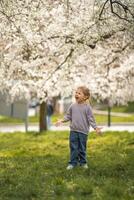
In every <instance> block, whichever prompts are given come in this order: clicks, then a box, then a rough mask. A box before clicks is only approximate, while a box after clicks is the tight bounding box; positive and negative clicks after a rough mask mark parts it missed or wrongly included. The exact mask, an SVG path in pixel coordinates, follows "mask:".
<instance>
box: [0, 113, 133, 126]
mask: <svg viewBox="0 0 134 200" xmlns="http://www.w3.org/2000/svg"><path fill="white" fill-rule="evenodd" d="M62 117H63V115H59V114H54V115H53V116H52V122H53V123H55V122H56V121H57V120H58V119H60V118H62ZM95 119H96V122H97V124H107V115H99V114H95ZM111 122H112V123H128V122H133V123H134V115H131V116H128V117H118V116H111ZM0 123H1V124H2V123H11V124H12V123H24V122H23V121H22V120H20V119H15V118H9V117H3V116H0ZM29 123H39V116H32V117H29Z"/></svg>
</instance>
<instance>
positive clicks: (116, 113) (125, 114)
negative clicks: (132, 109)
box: [93, 109, 134, 117]
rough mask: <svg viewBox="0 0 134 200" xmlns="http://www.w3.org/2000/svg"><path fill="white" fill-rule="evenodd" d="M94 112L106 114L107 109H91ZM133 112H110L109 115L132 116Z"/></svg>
mask: <svg viewBox="0 0 134 200" xmlns="http://www.w3.org/2000/svg"><path fill="white" fill-rule="evenodd" d="M93 113H94V114H100V115H107V114H108V111H102V110H96V109H94V110H93ZM133 115H134V113H132V114H131V113H120V112H111V116H117V117H130V116H133Z"/></svg>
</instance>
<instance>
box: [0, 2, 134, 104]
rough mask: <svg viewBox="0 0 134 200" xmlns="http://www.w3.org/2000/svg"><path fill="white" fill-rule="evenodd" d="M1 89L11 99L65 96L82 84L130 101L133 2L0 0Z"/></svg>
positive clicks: (133, 61) (115, 99)
mask: <svg viewBox="0 0 134 200" xmlns="http://www.w3.org/2000/svg"><path fill="white" fill-rule="evenodd" d="M0 29H1V33H0V50H1V53H0V63H1V67H0V88H1V89H0V90H1V91H2V92H5V93H7V94H8V95H9V98H10V99H11V100H14V99H16V98H26V99H30V98H31V97H34V96H36V97H37V98H38V99H40V100H41V101H44V100H45V99H46V97H47V95H48V94H51V95H53V96H55V95H58V94H61V95H64V96H69V95H70V94H71V93H72V91H73V89H74V88H75V87H76V86H77V85H80V84H82V85H87V86H88V87H89V88H90V89H91V92H92V95H93V96H94V97H95V98H98V99H100V100H107V101H109V102H110V104H114V103H122V104H125V103H127V102H128V101H133V100H134V95H133V87H134V2H133V0H126V1H125V0H116V1H113V0H103V1H99V0H92V1H89V0H66V1H65V0H62V1H61V0H46V1H42V0H34V1H33V0H21V1H20V0H10V1H9V0H1V1H0Z"/></svg>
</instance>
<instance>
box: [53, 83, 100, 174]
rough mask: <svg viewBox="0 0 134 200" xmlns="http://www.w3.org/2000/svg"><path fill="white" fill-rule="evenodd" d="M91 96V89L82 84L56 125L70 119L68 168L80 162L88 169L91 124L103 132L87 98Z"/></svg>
mask: <svg viewBox="0 0 134 200" xmlns="http://www.w3.org/2000/svg"><path fill="white" fill-rule="evenodd" d="M89 98H90V92H89V89H88V88H86V87H84V86H81V87H78V88H77V90H76V92H75V100H76V102H75V103H73V104H72V105H71V106H70V107H69V109H68V111H67V113H66V115H65V117H64V119H63V120H60V121H58V122H57V123H56V125H61V124H62V123H64V122H67V121H70V138H69V145H70V161H69V165H68V166H67V170H70V169H73V168H74V167H75V166H77V165H78V164H79V165H80V166H82V167H83V168H85V169H87V168H88V165H87V160H86V146H87V138H88V132H89V128H90V126H92V128H94V130H95V131H96V133H98V134H100V133H101V128H98V127H97V125H96V122H95V120H94V117H93V113H92V110H91V107H90V105H89V104H88V103H87V100H89Z"/></svg>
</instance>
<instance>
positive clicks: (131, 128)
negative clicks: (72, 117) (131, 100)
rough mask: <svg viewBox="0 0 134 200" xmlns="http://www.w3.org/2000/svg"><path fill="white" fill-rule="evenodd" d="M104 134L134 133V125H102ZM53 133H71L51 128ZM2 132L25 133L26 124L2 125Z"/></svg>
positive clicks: (32, 127) (31, 126)
mask: <svg viewBox="0 0 134 200" xmlns="http://www.w3.org/2000/svg"><path fill="white" fill-rule="evenodd" d="M100 127H102V132H104V131H128V132H134V124H130V125H121V124H120V125H111V126H110V127H108V126H106V125H101V126H100ZM50 130H51V131H65V130H67V131H69V126H67V125H65V126H59V127H56V126H54V125H53V126H51V128H50ZM90 130H91V131H93V129H92V128H91V129H90ZM28 131H35V132H38V131H39V125H38V124H29V125H28ZM0 132H1V133H13V132H25V125H24V124H0Z"/></svg>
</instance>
